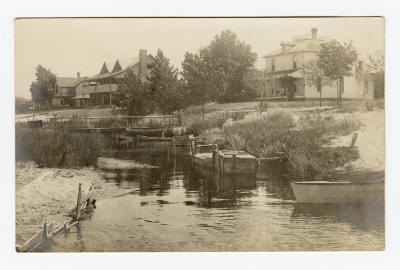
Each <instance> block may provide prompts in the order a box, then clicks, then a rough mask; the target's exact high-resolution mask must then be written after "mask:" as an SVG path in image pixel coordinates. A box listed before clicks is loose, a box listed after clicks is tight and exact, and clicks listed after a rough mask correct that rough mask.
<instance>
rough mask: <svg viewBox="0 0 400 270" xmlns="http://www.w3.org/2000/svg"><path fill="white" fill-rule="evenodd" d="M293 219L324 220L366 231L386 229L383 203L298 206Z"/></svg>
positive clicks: (295, 208) (294, 210)
mask: <svg viewBox="0 0 400 270" xmlns="http://www.w3.org/2000/svg"><path fill="white" fill-rule="evenodd" d="M292 217H310V218H324V219H326V220H329V222H332V221H333V222H337V223H348V224H350V225H352V226H355V227H357V228H358V229H361V230H365V231H369V230H379V231H383V230H384V228H385V207H384V204H383V203H370V204H365V205H351V204H345V205H338V204H336V205H333V204H332V205H328V204H296V205H295V207H294V209H293V213H292Z"/></svg>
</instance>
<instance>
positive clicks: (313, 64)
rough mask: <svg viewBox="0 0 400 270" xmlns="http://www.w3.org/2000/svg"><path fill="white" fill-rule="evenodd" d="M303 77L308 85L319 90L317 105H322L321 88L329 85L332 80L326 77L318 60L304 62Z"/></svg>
mask: <svg viewBox="0 0 400 270" xmlns="http://www.w3.org/2000/svg"><path fill="white" fill-rule="evenodd" d="M304 77H305V79H306V82H307V84H308V85H309V86H311V87H315V88H316V89H317V92H319V106H320V107H321V106H322V88H323V87H324V86H330V85H331V84H332V80H331V79H330V78H329V77H327V76H326V75H325V73H324V70H323V69H322V67H321V63H320V61H319V60H310V61H308V62H307V63H305V64H304Z"/></svg>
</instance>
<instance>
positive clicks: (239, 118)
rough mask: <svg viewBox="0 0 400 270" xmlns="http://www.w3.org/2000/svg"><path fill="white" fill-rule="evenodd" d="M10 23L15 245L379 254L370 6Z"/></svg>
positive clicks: (380, 182) (381, 56) (377, 89)
mask: <svg viewBox="0 0 400 270" xmlns="http://www.w3.org/2000/svg"><path fill="white" fill-rule="evenodd" d="M14 27H15V249H16V251H17V252H20V253H32V252H270V251H279V252H289V251H383V250H385V18H384V17H379V16H376V17H373V16H370V17H368V16H365V17H196V18H194V17H193V18H190V17H185V18H183V17H170V18H168V17H164V18H161V17H159V18H157V17H154V18H139V17H125V18H106V17H104V18H83V17H82V18H78V17H75V18H61V17H60V18H57V17H52V18H44V17H43V18H24V17H20V18H16V19H15V21H14ZM12 124H13V123H12Z"/></svg>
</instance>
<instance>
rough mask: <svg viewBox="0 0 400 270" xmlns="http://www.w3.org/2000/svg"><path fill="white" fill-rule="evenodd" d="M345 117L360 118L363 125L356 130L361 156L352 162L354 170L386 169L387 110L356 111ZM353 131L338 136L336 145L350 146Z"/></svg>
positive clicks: (357, 145)
mask: <svg viewBox="0 0 400 270" xmlns="http://www.w3.org/2000/svg"><path fill="white" fill-rule="evenodd" d="M343 117H348V118H352V119H358V120H360V121H361V123H362V127H361V128H360V129H359V130H358V131H356V132H357V133H358V138H357V141H356V143H355V146H356V147H357V148H358V150H359V154H360V158H359V159H357V160H355V161H354V162H352V163H351V165H352V167H353V169H354V170H367V171H384V170H385V112H384V111H383V110H379V111H370V112H354V113H350V114H345V115H343ZM352 136H353V133H352V134H350V135H348V136H341V137H337V138H336V140H335V141H334V145H335V146H349V145H350V143H351V138H352Z"/></svg>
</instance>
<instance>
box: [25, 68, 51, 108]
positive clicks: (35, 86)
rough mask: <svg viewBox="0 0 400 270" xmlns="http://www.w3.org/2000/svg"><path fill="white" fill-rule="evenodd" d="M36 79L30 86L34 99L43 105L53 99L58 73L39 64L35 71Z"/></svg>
mask: <svg viewBox="0 0 400 270" xmlns="http://www.w3.org/2000/svg"><path fill="white" fill-rule="evenodd" d="M35 76H36V79H35V81H33V82H32V84H31V87H30V92H31V97H32V101H33V102H34V103H36V104H39V105H40V106H43V105H45V104H47V103H48V102H50V101H51V99H52V98H53V95H54V88H55V84H56V75H54V74H53V73H52V72H51V70H50V69H46V68H45V67H43V66H41V65H38V66H37V67H36V72H35Z"/></svg>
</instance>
